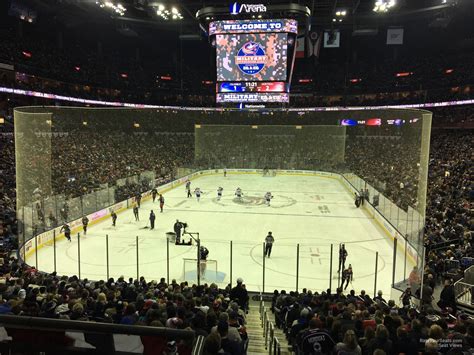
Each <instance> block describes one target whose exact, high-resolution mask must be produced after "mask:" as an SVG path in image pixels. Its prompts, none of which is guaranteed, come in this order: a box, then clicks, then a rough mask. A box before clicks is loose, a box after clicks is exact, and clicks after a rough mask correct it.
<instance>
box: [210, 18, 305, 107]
mask: <svg viewBox="0 0 474 355" xmlns="http://www.w3.org/2000/svg"><path fill="white" fill-rule="evenodd" d="M297 34H298V23H297V21H296V20H292V19H266V20H259V19H256V20H225V21H213V22H211V23H210V24H209V36H210V40H211V43H215V48H216V78H217V80H216V83H217V84H216V101H217V103H235V102H238V103H287V102H289V89H290V87H289V82H290V79H291V68H292V66H293V61H294V56H295V51H294V47H295V46H294V43H295V40H296V36H297Z"/></svg>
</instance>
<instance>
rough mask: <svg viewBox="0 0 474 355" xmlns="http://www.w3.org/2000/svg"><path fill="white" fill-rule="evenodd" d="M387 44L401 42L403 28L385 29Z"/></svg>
mask: <svg viewBox="0 0 474 355" xmlns="http://www.w3.org/2000/svg"><path fill="white" fill-rule="evenodd" d="M387 44H388V45H397V44H403V28H389V29H387Z"/></svg>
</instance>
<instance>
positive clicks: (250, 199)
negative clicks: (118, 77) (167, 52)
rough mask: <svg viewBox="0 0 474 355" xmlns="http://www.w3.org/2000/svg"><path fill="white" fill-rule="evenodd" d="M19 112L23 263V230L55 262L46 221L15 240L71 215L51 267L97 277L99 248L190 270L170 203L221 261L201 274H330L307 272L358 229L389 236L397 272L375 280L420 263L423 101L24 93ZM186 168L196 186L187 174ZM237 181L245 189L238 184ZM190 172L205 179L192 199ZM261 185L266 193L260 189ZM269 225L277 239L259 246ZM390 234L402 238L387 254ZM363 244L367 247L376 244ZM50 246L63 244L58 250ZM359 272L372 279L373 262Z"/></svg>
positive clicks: (125, 262)
mask: <svg viewBox="0 0 474 355" xmlns="http://www.w3.org/2000/svg"><path fill="white" fill-rule="evenodd" d="M373 117H377V118H373ZM15 121H16V124H15V134H16V138H17V139H15V142H16V154H17V157H16V163H17V181H18V185H17V190H18V194H17V196H18V218H19V221H20V223H19V225H20V226H21V227H22V228H20V230H21V237H20V242H21V244H22V245H23V250H24V251H23V253H25V254H26V255H27V256H28V261H29V262H30V261H32V262H33V263H34V262H36V254H35V250H34V248H33V246H34V245H35V243H36V244H38V242H40V243H39V245H40V248H39V249H38V264H39V266H40V269H44V270H45V271H50V270H52V267H53V266H52V264H50V260H51V259H52V258H51V255H52V254H51V251H49V253H50V254H48V253H47V250H48V248H49V250H51V246H50V245H51V239H48V238H49V237H48V238H46V237H44V236H43V235H41V240H39V239H36V240H35V242H32V241H30V242H29V243H25V242H28V240H29V239H30V238H32V237H33V236H34V235H38V234H39V233H44V232H45V231H46V232H48V231H50V230H51V228H53V227H54V226H57V225H58V226H61V225H63V224H64V223H69V224H70V226H71V229H72V236H73V238H72V241H71V243H69V242H68V241H66V240H65V239H64V236H63V235H62V234H60V235H58V243H57V267H58V272H62V273H70V274H78V272H79V266H78V265H76V264H78V263H79V257H80V259H81V262H82V263H83V265H82V266H81V267H80V268H81V276H83V277H89V278H99V277H101V278H105V277H106V275H107V270H106V265H107V263H106V250H109V275H110V276H113V277H117V276H120V275H124V276H125V277H133V278H136V277H137V273H138V274H141V275H143V276H145V277H146V278H147V279H150V278H154V279H158V278H159V277H164V276H165V274H166V273H167V270H169V273H170V278H175V279H176V280H178V281H179V280H183V279H189V280H190V281H197V280H196V279H197V274H196V271H195V272H194V276H193V275H192V274H189V275H188V273H187V272H188V268H186V267H185V266H187V265H188V264H189V263H191V264H190V265H191V266H192V264H193V261H185V260H184V259H196V256H197V249H196V246H195V245H193V246H176V245H174V244H167V242H166V235H165V234H166V233H167V232H169V231H172V230H173V224H174V222H175V220H176V219H177V218H178V219H180V220H181V219H182V220H184V221H186V222H189V224H190V226H191V227H192V228H191V229H192V230H193V231H195V232H197V233H199V234H200V238H201V242H202V244H203V245H205V246H206V247H207V248H208V249H209V252H210V253H209V258H210V260H215V261H216V263H215V264H216V265H217V276H215V275H214V276H215V277H214V279H212V278H211V276H210V274H208V271H209V270H214V268H213V266H211V264H212V262H209V263H208V264H207V265H206V273H205V274H204V275H203V279H202V280H200V281H203V282H210V281H212V280H215V281H216V282H217V283H218V284H219V286H221V287H223V286H225V285H226V284H227V283H228V282H229V281H231V279H232V284H235V280H236V279H237V278H238V277H242V278H244V282H245V283H246V284H247V287H248V288H249V290H258V291H262V290H265V291H272V289H273V287H275V288H286V289H294V288H295V287H296V285H297V283H298V288H300V289H301V288H303V287H308V286H309V287H312V288H315V289H318V290H322V289H326V288H327V287H329V283H330V277H329V276H328V277H326V276H321V278H322V279H324V280H312V277H313V275H312V273H314V272H318V271H321V272H322V273H326V272H327V271H328V270H329V269H330V268H329V261H328V260H327V259H326V256H325V255H328V254H329V251H328V248H329V246H330V245H331V244H333V245H334V246H336V247H338V245H339V244H340V243H341V242H343V241H344V242H346V241H347V242H351V241H354V239H355V241H357V242H362V241H364V240H365V239H364V238H366V239H370V240H373V241H377V240H379V239H380V238H385V239H386V240H385V242H384V243H383V244H380V248H381V249H380V250H379V252H380V254H379V262H383V263H385V265H389V267H388V268H392V269H393V270H392V271H394V272H395V278H393V277H391V276H390V275H389V277H385V276H383V280H384V282H385V283H386V284H391V283H392V281H395V283H396V285H397V286H400V288H403V287H404V285H405V286H406V285H407V284H409V283H410V281H409V275H410V272H411V271H413V269H414V270H415V271H416V273H417V274H418V275H421V270H422V264H423V263H422V257H421V253H422V250H423V238H422V232H423V227H424V223H423V221H424V217H425V205H426V180H427V169H428V152H429V136H430V125H431V114H430V113H428V112H426V111H419V110H373V111H328V112H317V111H311V110H300V111H296V110H295V111H278V110H276V111H271V110H269V111H260V112H249V111H237V110H236V111H219V110H186V109H173V110H171V109H168V110H166V109H158V110H157V109H142V110H134V109H115V108H114V109H99V108H65V107H38V108H35V107H33V108H18V109H17V110H16V111H15ZM222 122H229V123H232V125H230V124H229V125H221V124H220V123H222ZM268 122H272V123H273V124H272V125H267V124H266V123H268ZM280 122H285V125H279V124H278V123H280ZM262 123H263V124H262ZM193 129H194V134H193V132H192V130H193ZM188 179H189V181H190V183H191V187H190V195H191V197H187V196H188V195H187V191H186V189H185V183H186V181H187V180H188ZM152 187H156V188H157V190H158V192H159V193H162V194H163V196H164V200H165V202H164V205H163V207H164V212H163V214H162V213H161V212H160V202H159V200H158V199H156V201H155V202H153V201H152V199H150V198H149V197H148V196H149V194H148V193H147V192H149V190H150V189H151V188H152ZM219 187H222V188H223V191H224V194H223V196H222V199H218V196H217V189H218V188H219ZM237 187H241V188H242V190H243V195H242V196H241V197H242V198H240V199H239V198H237V196H236V194H235V192H236V189H237ZM196 188H200V190H201V192H202V194H201V197H200V201H198V200H197V197H196V194H195V189H196ZM267 192H269V193H270V194H271V196H273V197H274V198H270V201H269V203H267V200H266V198H265V195H266V193H267ZM141 193H145V194H144V195H143V199H142V201H141V206H140V209H139V214H140V221H135V218H134V215H133V210H132V208H133V207H134V206H135V205H136V204H137V202H138V201H136V197H137V196H138V195H140V194H141ZM356 197H357V199H358V202H359V208H357V206H356V205H355V201H354V200H355V198H356ZM152 209H153V210H154V212H155V214H156V222H155V223H156V228H155V229H154V230H153V231H152V230H151V228H150V225H149V214H150V211H151V210H152ZM112 210H114V211H116V213H117V224H116V226H112V221H111V219H110V214H111V212H112ZM85 214H87V215H88V216H89V219H90V225H89V230H88V234H87V236H84V237H83V239H81V241H80V242H81V253H80V256H79V253H78V249H77V244H78V241H77V232H78V231H79V232H80V231H81V229H82V223H81V221H80V218H82V216H83V215H85ZM147 226H148V228H145V227H147ZM366 228H369V230H370V233H367V230H366ZM268 231H272V232H273V233H274V235H275V245H274V247H273V250H272V254H271V257H270V258H268V257H267V258H266V259H265V258H264V250H263V242H264V240H265V236H266V235H267V233H268ZM355 231H357V232H355ZM358 233H360V235H359V234H358ZM364 233H365V234H366V235H365V236H362V234H364ZM367 234H368V235H367ZM105 235H109V247H108V249H107V248H106V247H105V244H106V239H105ZM356 235H357V236H356ZM81 236H82V235H81ZM137 236H138V238H139V246H138V258H137V255H136V254H137V253H136V237H137ZM393 237H396V238H398V245H397V248H396V250H395V256H394V254H393V248H394V247H393ZM405 237H406V238H407V240H406V241H405V239H404V238H405ZM324 238H325V239H324ZM187 239H189V237H187ZM323 239H324V240H323ZM230 240H232V241H233V245H232V252H231V249H230V244H229V241H230ZM298 243H300V253H299V256H298V255H297V244H298ZM380 243H382V242H380ZM43 244H44V245H43ZM167 245H168V246H169V247H170V248H169V253H170V256H169V257H168V256H167V253H166V251H167V248H166V246H167ZM349 245H350V244H349ZM27 249H28V250H27ZM335 249H336V250H334V255H333V266H336V267H337V266H338V265H337V264H338V260H337V258H338V255H337V252H338V250H337V248H335ZM43 253H45V254H43ZM357 253H358V252H357V251H356V250H355V249H354V248H352V250H351V251H350V254H349V255H350V256H349V258H348V263H354V264H353V265H352V266H353V267H354V268H355V269H356V270H355V271H354V274H357V275H369V270H372V269H373V270H375V264H374V263H373V262H372V261H370V262H368V263H364V265H357V263H358V261H356V260H351V258H352V257H353V258H356V256H357ZM367 253H368V254H367V255H368V256H367V258H369V259H370V260H374V262H375V254H374V251H373V250H372V251H371V252H367ZM317 254H319V256H317ZM369 254H370V255H369ZM372 254H374V255H372ZM60 255H61V258H66V259H62V260H61V262H60V260H59V256H60ZM67 258H69V259H67ZM43 260H44V262H43ZM71 260H72V261H71ZM137 260H138V263H137ZM278 260H280V264H279V262H278ZM311 260H313V263H317V264H311V265H316V267H315V268H313V267H312V266H311V265H310V264H309V263H310V262H311ZM393 260H395V261H396V262H395V264H396V266H395V267H393V264H394V263H393ZM400 260H401V261H400ZM264 263H265V268H264ZM320 263H321V264H320ZM168 265H169V267H168ZM318 265H319V266H318ZM379 265H381V264H379ZM137 266H138V269H137ZM402 266H403V267H402ZM196 267H197V265H196ZM318 267H320V269H318ZM336 271H337V270H334V268H333V273H334V272H336ZM372 273H374V272H372ZM389 274H390V272H389ZM100 275H103V276H100ZM336 276H337V273H336ZM333 277H334V275H333ZM326 279H327V280H326ZM365 279H366V280H365ZM402 279H403V280H402ZM412 279H414V277H413V278H412ZM331 280H332V279H331ZM356 280H357V281H356V282H357V283H358V282H359V280H361V279H360V277H359V276H358V277H357V278H356ZM364 280H365V281H364V282H367V284H370V282H372V281H374V280H373V277H372V278H371V276H365V277H364ZM387 280H389V281H387ZM333 281H334V280H332V281H331V283H332V285H331V286H332V289H333V290H334V289H335V287H336V284H335V283H334V282H333ZM379 282H380V279H379ZM360 287H366V288H367V286H366V285H365V284H361V285H360ZM384 287H385V286H384ZM381 288H382V286H381ZM372 291H373V290H372ZM367 292H369V291H368V290H367Z"/></svg>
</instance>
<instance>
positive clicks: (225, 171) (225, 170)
mask: <svg viewBox="0 0 474 355" xmlns="http://www.w3.org/2000/svg"><path fill="white" fill-rule="evenodd" d="M224 177H227V169H224Z"/></svg>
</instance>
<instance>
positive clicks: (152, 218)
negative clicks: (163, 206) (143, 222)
mask: <svg viewBox="0 0 474 355" xmlns="http://www.w3.org/2000/svg"><path fill="white" fill-rule="evenodd" d="M155 219H156V216H155V212H153V210H151V212H150V229H155Z"/></svg>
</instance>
